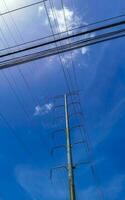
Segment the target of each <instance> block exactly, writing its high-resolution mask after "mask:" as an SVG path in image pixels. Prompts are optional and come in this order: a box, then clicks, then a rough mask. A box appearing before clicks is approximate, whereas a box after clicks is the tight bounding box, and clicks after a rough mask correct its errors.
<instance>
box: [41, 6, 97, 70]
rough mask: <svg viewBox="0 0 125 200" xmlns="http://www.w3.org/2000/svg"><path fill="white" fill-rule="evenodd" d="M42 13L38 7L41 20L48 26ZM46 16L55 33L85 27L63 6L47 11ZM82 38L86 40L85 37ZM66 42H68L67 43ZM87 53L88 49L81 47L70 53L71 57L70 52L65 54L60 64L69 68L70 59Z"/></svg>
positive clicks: (42, 8) (79, 19)
mask: <svg viewBox="0 0 125 200" xmlns="http://www.w3.org/2000/svg"><path fill="white" fill-rule="evenodd" d="M44 11H45V10H44V7H43V6H40V7H39V9H38V12H39V14H40V15H41V16H42V19H44V21H43V23H44V24H45V25H46V26H48V25H49V21H48V19H47V17H45V13H44ZM48 14H49V18H50V20H51V23H52V25H53V30H54V32H55V33H58V32H65V31H67V28H68V30H71V29H72V28H73V27H78V26H79V24H85V25H87V23H86V22H83V20H82V19H81V18H80V17H79V16H78V15H76V14H75V13H74V12H73V10H71V9H69V8H67V7H65V6H64V9H57V8H53V10H52V9H48ZM55 22H56V25H55ZM57 25H58V26H57ZM84 30H85V29H84ZM71 32H72V31H70V33H71ZM66 34H67V33H66ZM92 36H94V35H92ZM84 37H85V38H86V37H87V35H86V36H84ZM90 37H91V36H90ZM68 42H69V41H67V43H68ZM88 51H89V47H83V48H82V49H80V50H75V51H72V56H71V52H69V53H68V52H67V53H66V54H64V55H63V56H62V62H63V63H64V64H65V65H66V67H67V66H68V67H69V66H70V64H71V57H72V58H73V59H75V58H77V56H78V54H80V53H82V55H86V54H87V53H88Z"/></svg>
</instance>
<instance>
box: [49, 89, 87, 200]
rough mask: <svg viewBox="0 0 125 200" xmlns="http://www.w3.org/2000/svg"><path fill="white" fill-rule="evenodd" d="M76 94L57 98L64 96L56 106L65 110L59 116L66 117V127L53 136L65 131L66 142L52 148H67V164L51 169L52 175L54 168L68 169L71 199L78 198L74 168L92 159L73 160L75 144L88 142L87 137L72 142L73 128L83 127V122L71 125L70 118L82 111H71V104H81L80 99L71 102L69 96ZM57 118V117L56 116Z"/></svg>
mask: <svg viewBox="0 0 125 200" xmlns="http://www.w3.org/2000/svg"><path fill="white" fill-rule="evenodd" d="M74 95H78V92H73V93H70V94H69V93H67V94H64V95H60V96H58V97H55V98H62V99H63V104H61V105H58V106H55V109H57V108H61V107H62V108H63V110H64V115H63V116H59V119H60V118H63V119H65V127H63V128H61V129H59V130H56V131H54V132H53V138H54V137H55V134H57V133H64V132H65V136H66V144H63V145H58V146H54V147H53V148H52V153H53V151H54V150H56V149H59V148H65V149H66V152H67V165H63V166H58V167H54V168H52V169H51V177H52V172H53V170H56V169H61V168H65V169H66V170H67V174H68V183H69V199H70V200H76V188H75V180H74V170H75V168H76V167H77V166H78V165H81V164H89V163H90V161H88V160H87V161H82V162H80V163H74V161H73V151H72V150H73V146H74V145H78V144H82V143H83V144H84V143H85V142H86V140H85V138H84V139H82V140H80V141H76V142H74V143H72V142H71V130H73V129H80V128H82V125H81V124H77V125H75V126H71V124H70V119H71V117H72V116H76V115H81V113H80V112H73V113H71V112H70V111H69V107H70V106H74V105H76V104H79V102H78V101H72V102H69V99H68V98H69V97H72V96H74ZM56 119H57V118H56Z"/></svg>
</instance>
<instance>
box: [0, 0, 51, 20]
mask: <svg viewBox="0 0 125 200" xmlns="http://www.w3.org/2000/svg"><path fill="white" fill-rule="evenodd" d="M44 1H47V0H42V1H38V2H35V3H32V4H28V5H25V6H22V7H19V8H15V9H12V10H9V11H6V12H3V13H1V14H0V16H4V15H8V14H10V13H13V12H16V11H19V10H22V9H25V8H29V7H32V6H35V5H38V4H41V3H43V2H44Z"/></svg>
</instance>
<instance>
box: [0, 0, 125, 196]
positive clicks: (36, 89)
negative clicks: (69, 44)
mask: <svg viewBox="0 0 125 200" xmlns="http://www.w3.org/2000/svg"><path fill="white" fill-rule="evenodd" d="M50 1H51V2H53V4H54V8H53V11H54V13H55V16H53V14H52V10H51V6H50V3H49V0H47V1H46V6H47V11H48V15H49V18H50V20H51V23H52V27H53V32H54V33H55V34H56V33H58V32H59V31H65V30H66V24H65V18H64V16H63V15H64V13H63V9H62V5H61V0H50ZM33 2H37V0H32V1H31V0H29V1H28V0H1V1H0V12H1V13H3V12H6V11H8V9H9V10H11V9H15V8H18V7H20V6H23V5H28V4H31V3H33ZM63 3H64V12H65V15H66V23H67V27H68V29H72V28H74V27H78V26H80V25H87V24H89V23H92V22H96V21H98V20H103V19H105V18H110V17H113V16H117V15H121V14H124V12H125V2H124V1H123V0H110V1H109V0H102V1H100V0H93V1H91V0H84V1H83V0H79V1H77V0H63ZM55 21H56V24H57V25H58V27H57V26H55ZM71 33H72V32H71ZM50 35H52V32H51V28H50V25H49V20H48V18H47V15H46V11H45V7H44V4H43V3H41V4H39V5H35V6H33V7H30V8H26V9H24V10H19V11H17V12H14V13H12V14H11V15H10V14H8V15H5V16H4V17H2V16H0V49H3V48H8V47H10V46H14V45H17V44H21V43H24V42H28V41H31V40H34V39H38V38H42V37H45V36H50ZM64 35H65V34H64ZM90 36H94V34H93V35H90ZM51 39H53V37H51ZM124 40H125V38H124V37H123V38H120V39H117V40H113V41H107V42H105V43H100V44H96V45H93V46H89V47H84V48H81V49H78V50H75V51H73V52H72V58H73V62H74V65H75V70H76V75H77V79H78V86H79V89H80V98H81V104H82V107H83V111H84V113H83V115H84V117H83V122H84V126H85V129H86V132H87V134H88V135H89V137H90V140H91V143H92V150H91V153H90V155H89V156H88V155H87V154H86V151H85V147H84V145H79V146H75V147H74V148H73V155H74V156H73V157H74V162H75V163H77V162H79V161H82V160H87V159H89V158H90V157H91V158H92V160H93V164H94V166H95V171H96V175H97V179H98V186H99V188H101V189H102V192H103V194H104V199H105V200H124V199H125V159H124V152H125V145H124V141H125V134H124V132H125V123H124V119H125V55H124V52H125V45H124V44H125V42H124ZM44 41H46V40H44ZM53 46H55V45H53ZM53 46H52V47H53ZM49 47H51V46H49ZM17 49H18V48H17ZM5 52H7V50H6V51H4V53H5ZM1 53H2V51H0V54H1ZM20 55H22V54H20ZM11 58H13V57H11ZM61 60H62V63H63V64H64V70H65V71H66V76H67V78H68V81H69V82H70V84H71V82H72V85H73V87H72V89H74V88H75V81H74V75H73V69H72V65H71V53H70V52H68V53H65V54H64V55H61ZM67 91H68V90H67V85H66V80H65V76H64V73H63V69H62V66H61V63H60V59H59V56H58V55H56V56H53V57H48V58H44V59H40V60H37V61H35V62H30V63H27V64H22V65H19V66H15V67H13V68H10V69H5V70H1V71H0V200H50V199H51V200H56V199H57V200H59V199H60V200H67V199H69V193H68V182H67V172H66V171H65V169H61V170H57V171H55V172H54V174H53V179H52V182H51V181H50V169H51V168H52V167H55V166H58V165H65V164H66V162H67V160H66V151H65V150H64V149H61V150H59V151H56V152H54V155H53V157H52V156H51V155H50V151H51V147H53V146H54V145H59V144H64V143H65V134H63V133H62V134H59V135H57V136H56V138H55V139H52V136H51V132H52V131H54V130H55V129H57V128H62V127H64V126H65V124H64V122H63V121H59V122H58V123H56V124H55V122H54V117H55V114H54V113H53V107H54V105H55V102H54V100H53V99H52V98H50V97H53V96H55V95H60V94H64V93H65V92H67ZM58 103H59V102H58ZM60 103H63V100H62V101H61V102H60ZM71 111H73V110H71ZM61 113H62V114H64V112H61V111H60V112H59V113H57V114H61ZM77 117H78V116H77ZM7 122H8V123H9V125H10V126H11V127H10V126H9V127H8V123H7ZM75 122H77V123H78V122H79V120H78V118H77V120H76V119H74V118H73V120H72V121H71V125H73V124H74V123H75ZM80 139H81V135H80V133H79V131H78V130H74V131H73V132H72V141H73V142H76V141H77V140H80ZM75 185H76V196H77V200H82V199H86V200H98V199H100V195H99V193H98V190H97V186H96V180H95V179H94V178H93V176H92V173H91V169H90V167H89V166H83V165H81V166H79V167H78V168H77V169H76V170H75Z"/></svg>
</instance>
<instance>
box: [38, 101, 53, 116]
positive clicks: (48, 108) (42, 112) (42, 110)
mask: <svg viewBox="0 0 125 200" xmlns="http://www.w3.org/2000/svg"><path fill="white" fill-rule="evenodd" d="M52 108H53V104H52V103H48V104H45V105H43V106H40V105H37V106H36V107H35V111H34V116H39V115H45V114H47V113H49V112H50V111H51V110H52Z"/></svg>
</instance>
